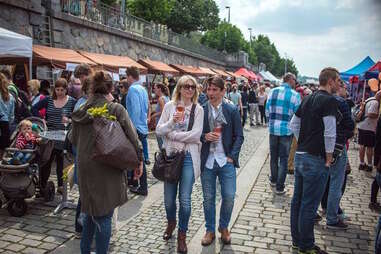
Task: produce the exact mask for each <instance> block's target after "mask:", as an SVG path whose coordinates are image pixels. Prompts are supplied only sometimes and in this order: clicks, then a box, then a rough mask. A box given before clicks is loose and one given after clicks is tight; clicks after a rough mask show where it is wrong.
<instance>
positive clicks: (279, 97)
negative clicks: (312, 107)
mask: <svg viewBox="0 0 381 254" xmlns="http://www.w3.org/2000/svg"><path fill="white" fill-rule="evenodd" d="M299 105H300V95H299V93H297V92H296V91H295V90H293V89H291V87H290V86H289V84H287V83H283V84H282V85H281V86H279V87H276V88H273V89H271V91H270V93H269V95H268V99H267V102H266V116H267V117H268V119H269V131H270V134H272V135H276V136H290V135H291V134H292V132H291V129H290V121H291V118H292V116H293V115H294V113H295V112H296V110H297V109H298V107H299Z"/></svg>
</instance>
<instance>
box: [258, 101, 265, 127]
mask: <svg viewBox="0 0 381 254" xmlns="http://www.w3.org/2000/svg"><path fill="white" fill-rule="evenodd" d="M258 109H259V113H260V114H261V123H262V124H263V121H264V122H265V123H267V120H266V114H265V106H264V105H258Z"/></svg>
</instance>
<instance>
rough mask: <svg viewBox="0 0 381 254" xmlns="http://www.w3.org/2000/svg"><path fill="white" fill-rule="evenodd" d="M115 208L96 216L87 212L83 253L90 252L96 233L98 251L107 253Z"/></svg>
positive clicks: (100, 253)
mask: <svg viewBox="0 0 381 254" xmlns="http://www.w3.org/2000/svg"><path fill="white" fill-rule="evenodd" d="M113 213H114V210H112V212H110V213H109V214H107V215H105V216H100V217H94V216H89V215H87V214H86V217H85V220H84V224H83V229H82V238H81V254H90V250H91V242H92V241H93V237H94V233H95V243H96V253H97V254H107V251H108V246H109V244H110V238H111V220H112V215H113Z"/></svg>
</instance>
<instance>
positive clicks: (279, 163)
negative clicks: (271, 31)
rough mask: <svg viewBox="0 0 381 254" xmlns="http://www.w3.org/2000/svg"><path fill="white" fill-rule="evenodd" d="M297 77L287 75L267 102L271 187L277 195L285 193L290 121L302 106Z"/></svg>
mask: <svg viewBox="0 0 381 254" xmlns="http://www.w3.org/2000/svg"><path fill="white" fill-rule="evenodd" d="M295 84H296V77H295V75H294V74H292V73H286V74H285V75H284V77H283V83H282V85H280V86H279V87H276V88H273V89H272V90H271V91H270V93H269V95H268V99H267V102H266V116H267V118H268V119H269V132H270V168H271V176H270V185H271V186H272V187H276V191H275V193H276V194H278V195H282V194H284V193H285V190H284V182H285V180H286V175H287V162H288V155H289V153H290V146H291V141H292V132H291V129H290V121H291V118H292V116H293V115H294V113H295V112H296V110H297V109H298V107H299V105H300V100H301V99H300V95H299V93H297V92H296V91H295V90H293V89H294V88H295Z"/></svg>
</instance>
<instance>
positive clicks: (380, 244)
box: [374, 216, 381, 254]
mask: <svg viewBox="0 0 381 254" xmlns="http://www.w3.org/2000/svg"><path fill="white" fill-rule="evenodd" d="M374 253H375V254H380V253H381V216H380V217H379V218H378V224H377V229H376V241H375V252H374Z"/></svg>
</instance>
